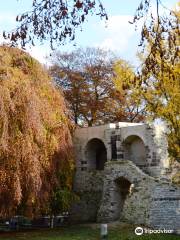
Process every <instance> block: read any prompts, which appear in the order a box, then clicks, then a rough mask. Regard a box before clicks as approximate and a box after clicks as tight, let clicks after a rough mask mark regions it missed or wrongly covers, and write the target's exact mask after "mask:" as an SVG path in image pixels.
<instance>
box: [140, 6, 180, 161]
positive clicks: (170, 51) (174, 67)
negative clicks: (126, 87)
mask: <svg viewBox="0 0 180 240" xmlns="http://www.w3.org/2000/svg"><path fill="white" fill-rule="evenodd" d="M179 23H180V14H179V8H178V9H177V10H175V11H171V14H170V15H169V17H164V19H163V21H162V19H161V20H160V19H159V18H157V19H156V21H154V24H153V26H152V29H151V30H150V31H148V30H147V31H145V32H144V40H145V43H146V51H145V53H144V57H143V63H142V68H141V70H140V71H139V76H138V78H136V87H137V89H138V90H137V95H138V96H139V97H140V98H143V99H144V101H145V103H146V109H147V111H149V112H150V113H151V114H152V116H153V118H160V119H161V120H163V121H165V123H166V124H167V127H168V129H169V133H168V136H169V151H170V153H171V155H172V156H174V157H175V158H176V159H180V112H179V104H180V71H179V69H180V63H179V57H180V53H179V43H180V40H179V36H180V29H179Z"/></svg>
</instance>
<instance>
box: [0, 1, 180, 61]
mask: <svg viewBox="0 0 180 240" xmlns="http://www.w3.org/2000/svg"><path fill="white" fill-rule="evenodd" d="M1 1H2V0H1ZM102 2H103V3H104V6H105V7H106V9H107V12H108V16H109V20H108V22H107V23H105V22H104V21H102V20H100V19H99V18H98V17H97V16H94V17H91V16H89V18H88V22H87V23H85V24H84V25H83V31H82V32H81V31H79V32H77V35H76V41H75V42H73V43H67V44H66V45H65V46H60V47H58V50H61V51H65V50H72V49H74V48H75V47H80V46H83V47H86V46H98V47H103V48H106V49H111V50H113V51H114V52H115V53H116V54H118V55H119V56H120V57H122V58H124V59H126V60H128V61H129V62H131V63H134V64H136V63H137V60H136V52H137V45H138V42H139V39H140V31H135V30H134V26H133V25H131V24H129V23H128V21H129V20H132V18H133V14H134V13H135V10H136V7H137V6H138V4H139V2H140V0H102ZM176 2H177V0H163V3H164V5H166V6H167V7H168V8H173V7H174V6H175V3H176ZM31 4H32V0H5V1H3V3H1V8H0V33H1V35H0V41H1V42H2V31H3V30H11V29H13V28H14V27H15V26H16V21H15V17H16V15H17V14H19V13H22V12H24V11H27V10H30V9H31ZM152 7H153V8H154V6H152ZM74 45H75V46H74ZM28 51H29V52H30V54H31V55H32V56H34V57H35V58H37V59H38V60H39V61H41V62H42V63H47V60H46V58H45V56H47V55H49V53H50V52H51V50H50V48H49V46H48V43H44V44H43V45H40V44H38V45H37V46H36V47H33V48H32V49H30V50H28Z"/></svg>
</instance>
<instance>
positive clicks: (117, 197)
mask: <svg viewBox="0 0 180 240" xmlns="http://www.w3.org/2000/svg"><path fill="white" fill-rule="evenodd" d="M114 183H115V186H114V194H113V199H114V206H112V208H114V210H113V212H114V220H118V219H121V218H122V212H123V207H124V203H125V201H126V199H127V198H128V196H129V195H130V192H131V186H132V184H131V182H130V181H129V180H127V179H126V178H124V177H119V178H117V179H116V180H115V181H114Z"/></svg>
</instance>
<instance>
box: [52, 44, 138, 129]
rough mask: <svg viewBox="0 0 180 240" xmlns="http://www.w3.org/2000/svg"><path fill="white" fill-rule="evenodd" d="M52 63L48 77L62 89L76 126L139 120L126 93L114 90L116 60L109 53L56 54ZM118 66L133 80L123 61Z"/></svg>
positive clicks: (128, 68) (91, 51) (93, 50)
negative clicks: (127, 99)
mask: <svg viewBox="0 0 180 240" xmlns="http://www.w3.org/2000/svg"><path fill="white" fill-rule="evenodd" d="M53 60H54V62H53V63H54V65H53V66H52V67H51V74H52V76H53V77H54V79H55V81H56V83H57V84H58V85H59V86H60V87H61V88H62V89H63V91H64V94H65V97H66V99H67V101H68V102H69V105H70V109H71V111H72V113H73V116H74V121H75V123H76V124H77V123H78V124H81V125H82V124H83V125H84V124H87V125H88V126H92V125H97V124H103V123H107V122H111V121H138V120H140V118H139V117H140V114H139V112H137V111H136V113H135V111H134V110H135V108H136V107H135V105H136V103H135V104H134V103H132V104H131V106H130V104H129V105H128V104H127V101H126V97H127V94H126V95H125V91H122V89H118V88H116V84H117V78H116V83H115V71H114V63H115V60H116V58H115V57H114V55H113V53H112V52H110V51H105V50H102V49H98V48H87V49H77V50H75V51H73V52H71V53H60V52H57V53H56V54H55V56H53ZM121 63H124V65H123V64H121V70H122V71H124V72H126V74H127V75H126V77H128V78H129V77H130V76H133V71H132V69H130V67H128V64H127V63H126V64H125V61H123V60H121ZM116 65H117V67H118V66H120V64H119V65H118V64H116ZM125 66H126V67H125ZM128 74H129V75H128ZM122 77H123V78H124V77H125V75H123V76H122ZM129 103H130V102H129ZM132 106H133V107H132ZM131 107H132V108H131ZM130 109H131V110H130ZM136 110H137V109H136ZM141 120H142V118H141Z"/></svg>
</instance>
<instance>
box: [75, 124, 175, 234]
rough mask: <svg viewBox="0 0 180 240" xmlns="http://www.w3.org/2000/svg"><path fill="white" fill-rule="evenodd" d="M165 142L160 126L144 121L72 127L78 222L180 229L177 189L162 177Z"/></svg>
mask: <svg viewBox="0 0 180 240" xmlns="http://www.w3.org/2000/svg"><path fill="white" fill-rule="evenodd" d="M167 146H168V145H167V141H166V136H165V131H164V128H163V127H162V126H156V127H155V126H150V125H149V124H144V123H125V122H119V123H117V124H107V125H102V126H95V127H86V128H77V129H76V131H75V135H74V147H75V152H76V174H75V179H74V191H75V192H76V193H77V194H78V195H79V196H80V200H79V202H78V203H76V204H74V206H73V207H72V213H71V214H72V220H74V221H76V222H77V221H78V222H104V223H108V222H112V221H117V220H121V221H127V222H129V223H133V224H142V225H145V226H149V227H152V228H156V229H157V228H158V229H167V230H174V231H177V232H178V231H179V230H180V188H178V187H177V186H175V185H173V184H172V183H171V182H170V181H169V179H168V178H167V174H166V173H167V170H168V167H169V160H168V152H167Z"/></svg>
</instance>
